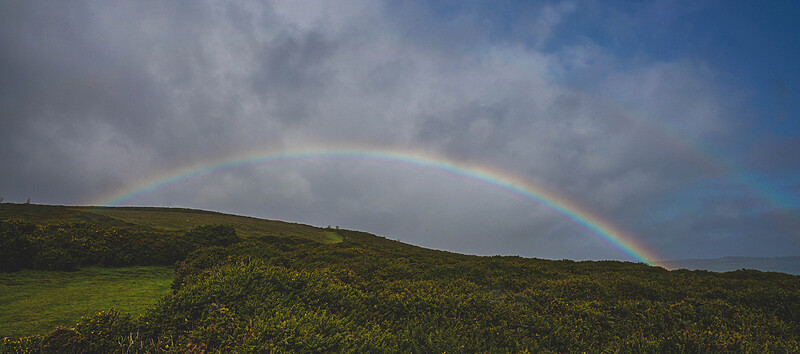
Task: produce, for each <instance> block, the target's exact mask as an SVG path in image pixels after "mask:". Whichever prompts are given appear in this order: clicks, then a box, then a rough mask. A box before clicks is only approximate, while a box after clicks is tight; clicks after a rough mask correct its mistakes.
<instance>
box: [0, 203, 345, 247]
mask: <svg viewBox="0 0 800 354" xmlns="http://www.w3.org/2000/svg"><path fill="white" fill-rule="evenodd" d="M12 218H13V219H20V220H25V221H30V222H32V223H35V224H53V223H70V222H88V223H92V224H96V225H98V226H100V227H105V228H111V227H113V228H116V229H126V230H137V231H159V232H179V231H186V230H189V229H192V228H194V227H197V226H200V225H205V224H225V225H232V226H233V227H234V228H235V229H236V231H237V233H238V234H239V236H241V237H244V238H247V237H260V236H285V237H300V238H305V239H309V240H312V241H317V242H322V243H335V242H339V241H341V237H339V236H338V235H337V234H336V233H334V232H332V231H331V230H325V229H321V228H318V227H313V226H308V225H302V224H294V223H287V222H283V221H275V220H264V219H257V218H251V217H246V216H238V215H230V214H223V213H217V212H213V211H205V210H194V209H183V208H150V207H92V206H58V205H38V204H12V203H0V220H3V219H12Z"/></svg>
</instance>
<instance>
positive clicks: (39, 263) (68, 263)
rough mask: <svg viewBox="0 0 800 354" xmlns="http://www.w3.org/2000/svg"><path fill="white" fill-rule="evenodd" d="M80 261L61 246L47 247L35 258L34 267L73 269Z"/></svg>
mask: <svg viewBox="0 0 800 354" xmlns="http://www.w3.org/2000/svg"><path fill="white" fill-rule="evenodd" d="M77 263H78V262H77V261H76V260H75V258H73V257H72V256H71V255H70V254H69V253H68V252H67V251H65V250H64V249H61V248H46V249H43V250H41V251H39V253H37V254H36V256H35V257H34V258H33V267H34V268H36V269H43V270H63V271H73V270H75V267H76V266H77V265H78V264H77Z"/></svg>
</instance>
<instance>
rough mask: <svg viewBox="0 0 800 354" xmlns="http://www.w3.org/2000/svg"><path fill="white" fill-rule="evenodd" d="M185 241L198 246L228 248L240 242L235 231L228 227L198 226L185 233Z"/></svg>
mask: <svg viewBox="0 0 800 354" xmlns="http://www.w3.org/2000/svg"><path fill="white" fill-rule="evenodd" d="M186 239H187V240H189V241H190V242H193V243H196V244H198V245H200V246H228V245H230V244H233V243H236V242H239V241H240V239H239V236H238V235H236V229H234V228H233V227H232V226H229V225H200V226H198V227H195V228H193V229H192V230H190V231H189V232H187V233H186Z"/></svg>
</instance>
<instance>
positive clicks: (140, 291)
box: [0, 266, 174, 337]
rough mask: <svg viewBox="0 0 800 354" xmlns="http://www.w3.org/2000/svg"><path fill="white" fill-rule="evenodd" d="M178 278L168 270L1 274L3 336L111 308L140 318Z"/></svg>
mask: <svg viewBox="0 0 800 354" xmlns="http://www.w3.org/2000/svg"><path fill="white" fill-rule="evenodd" d="M173 275H174V269H173V267H164V266H147V267H125V268H101V267H87V268H83V269H80V270H78V271H75V272H58V271H39V270H22V271H19V272H14V273H0V337H20V336H25V335H32V334H44V333H47V332H49V331H51V330H53V328H55V327H56V326H59V325H64V326H72V325H74V324H75V323H76V322H77V321H78V320H79V319H80V318H81V316H87V315H92V314H95V313H97V312H98V311H102V310H107V309H110V308H116V309H118V310H119V311H122V312H126V313H129V314H131V315H133V316H136V315H138V314H141V313H144V311H145V309H146V308H147V307H148V306H150V305H153V304H155V303H156V302H157V301H158V299H160V298H161V297H163V296H164V295H165V294H166V293H168V292H169V291H170V283H171V281H172V277H173Z"/></svg>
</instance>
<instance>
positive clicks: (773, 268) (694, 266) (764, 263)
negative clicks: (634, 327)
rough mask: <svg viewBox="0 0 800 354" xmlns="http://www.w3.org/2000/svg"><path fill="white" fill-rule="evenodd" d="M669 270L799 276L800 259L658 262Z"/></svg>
mask: <svg viewBox="0 0 800 354" xmlns="http://www.w3.org/2000/svg"><path fill="white" fill-rule="evenodd" d="M660 264H663V265H664V266H665V267H668V268H670V269H681V268H682V269H690V270H698V269H699V270H710V271H714V272H730V271H734V270H739V269H755V270H760V271H764V272H781V273H787V274H794V275H800V257H722V258H711V259H681V260H674V261H664V262H660Z"/></svg>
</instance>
